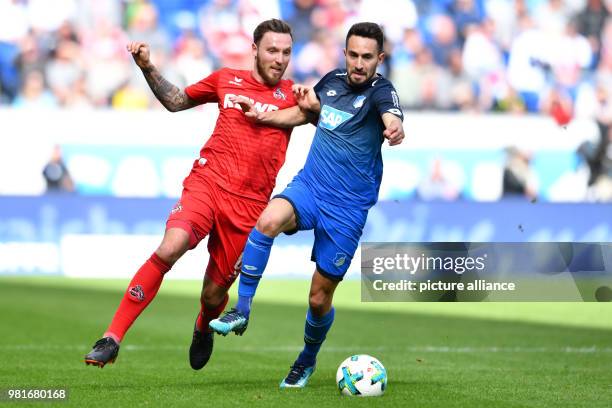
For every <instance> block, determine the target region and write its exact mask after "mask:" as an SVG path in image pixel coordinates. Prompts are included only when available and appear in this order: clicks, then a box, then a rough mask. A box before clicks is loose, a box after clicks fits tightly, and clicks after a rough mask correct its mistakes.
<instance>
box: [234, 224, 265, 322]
mask: <svg viewBox="0 0 612 408" xmlns="http://www.w3.org/2000/svg"><path fill="white" fill-rule="evenodd" d="M273 242H274V238H271V237H269V236H267V235H264V234H262V233H261V232H259V231H257V230H256V229H255V228H253V230H252V231H251V233H250V234H249V239H247V243H246V245H245V246H244V252H243V254H242V270H241V271H240V281H239V282H238V303H236V309H238V311H239V312H240V313H242V314H243V315H245V316H246V317H247V318H248V317H249V314H250V313H251V303H252V301H253V297H254V296H255V292H256V291H257V285H258V284H259V280H260V279H261V276H262V275H263V272H264V269H266V265H267V264H268V258H270V250H271V249H272V243H273Z"/></svg>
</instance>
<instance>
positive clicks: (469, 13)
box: [448, 0, 485, 46]
mask: <svg viewBox="0 0 612 408" xmlns="http://www.w3.org/2000/svg"><path fill="white" fill-rule="evenodd" d="M448 12H449V14H450V16H451V17H452V19H453V21H454V23H455V26H456V27H457V37H458V40H459V44H460V45H461V46H463V43H464V41H465V39H466V38H467V34H468V27H469V26H473V25H480V23H481V22H482V21H483V19H484V17H485V15H484V12H485V11H484V6H483V2H482V0H454V1H453V2H452V3H450V5H449V7H448Z"/></svg>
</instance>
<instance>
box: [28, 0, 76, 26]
mask: <svg viewBox="0 0 612 408" xmlns="http://www.w3.org/2000/svg"><path fill="white" fill-rule="evenodd" d="M26 3H27V8H28V20H29V23H30V25H31V27H32V28H33V29H34V30H35V31H36V32H39V33H52V32H53V31H55V30H57V29H59V28H60V27H61V25H62V24H64V23H65V22H66V21H73V20H74V19H75V18H76V13H77V0H53V1H49V0H28V1H27V2H26Z"/></svg>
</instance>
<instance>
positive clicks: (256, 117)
mask: <svg viewBox="0 0 612 408" xmlns="http://www.w3.org/2000/svg"><path fill="white" fill-rule="evenodd" d="M229 100H230V101H231V102H232V103H237V104H238V105H240V108H241V109H242V111H243V112H244V116H245V117H246V118H247V120H248V121H249V122H253V123H258V122H260V121H261V112H259V111H258V110H257V109H255V107H254V105H253V102H252V101H251V100H250V99H249V98H247V97H245V96H230V98H229Z"/></svg>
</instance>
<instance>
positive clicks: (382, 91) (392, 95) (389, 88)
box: [372, 80, 404, 120]
mask: <svg viewBox="0 0 612 408" xmlns="http://www.w3.org/2000/svg"><path fill="white" fill-rule="evenodd" d="M372 99H373V101H374V105H375V106H376V109H377V110H378V113H379V114H381V115H382V114H383V113H385V112H389V113H391V114H393V115H395V116H397V117H398V118H400V119H402V120H403V119H404V113H403V112H402V108H401V105H400V101H399V97H398V96H397V91H396V90H395V88H394V87H393V85H392V84H391V82H389V81H386V80H385V81H384V83H381V84H380V85H379V88H378V89H376V90H375V91H374V93H373V94H372Z"/></svg>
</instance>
